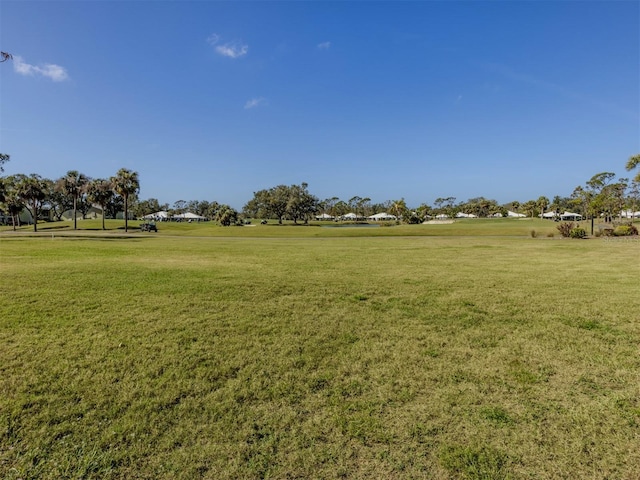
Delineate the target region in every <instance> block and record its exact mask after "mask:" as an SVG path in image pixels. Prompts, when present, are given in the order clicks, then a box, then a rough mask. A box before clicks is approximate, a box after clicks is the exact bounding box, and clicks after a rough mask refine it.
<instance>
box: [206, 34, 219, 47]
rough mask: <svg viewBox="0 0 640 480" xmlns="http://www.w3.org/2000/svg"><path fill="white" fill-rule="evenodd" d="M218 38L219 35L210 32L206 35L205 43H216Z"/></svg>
mask: <svg viewBox="0 0 640 480" xmlns="http://www.w3.org/2000/svg"><path fill="white" fill-rule="evenodd" d="M218 40H220V35H218V34H217V33H212V34H211V35H209V36H208V37H207V43H208V44H209V45H215V44H216V43H218Z"/></svg>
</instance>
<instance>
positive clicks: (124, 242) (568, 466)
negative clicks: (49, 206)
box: [0, 220, 640, 479]
mask: <svg viewBox="0 0 640 480" xmlns="http://www.w3.org/2000/svg"><path fill="white" fill-rule="evenodd" d="M120 224H121V222H120V223H119V224H118V226H120ZM50 225H54V224H50ZM85 225H86V226H89V224H85ZM521 225H522V226H521ZM549 225H550V224H548V223H546V222H542V221H537V220H536V221H529V223H527V222H522V221H512V222H511V221H509V222H505V223H496V222H491V221H489V222H484V223H483V222H477V223H471V222H460V223H456V224H453V225H449V226H447V225H441V226H440V225H438V226H435V225H431V226H430V225H419V226H407V227H379V228H352V229H345V228H322V227H277V226H270V225H269V226H260V225H258V226H256V227H250V228H247V227H242V228H240V227H237V228H228V229H223V228H220V227H213V226H210V225H197V224H195V225H182V227H180V228H179V227H178V226H176V225H170V226H167V227H166V228H165V225H164V224H160V225H159V228H160V232H158V233H157V234H154V233H151V234H134V235H132V236H131V237H130V238H127V237H125V236H124V235H121V234H122V233H123V231H122V230H116V229H115V228H116V227H115V223H114V224H110V227H109V228H110V230H109V231H108V232H107V233H106V234H105V235H103V236H102V233H101V232H97V231H89V232H87V230H84V231H83V232H81V233H82V234H81V235H80V234H79V235H75V234H73V235H70V236H66V237H65V236H64V235H63V233H62V229H58V230H53V229H47V228H46V226H47V225H43V226H42V228H39V230H41V231H42V232H43V233H42V235H41V236H39V237H31V236H21V235H22V234H20V235H15V234H14V233H13V232H7V233H3V234H2V235H0V271H1V272H2V282H3V283H2V290H3V294H2V302H1V303H0V345H1V346H2V347H1V348H0V478H6V479H18V478H21V479H35V478H38V479H58V478H87V479H88V478H96V479H98V478H99V479H131V478H149V479H174V478H178V479H193V478H207V479H209V478H210V479H219V478H429V479H431V478H433V479H440V478H442V479H445V478H461V479H500V478H505V479H507V478H512V479H521V478H522V479H539V478H582V479H601V478H616V479H617V478H619V479H635V478H640V373H639V372H640V350H639V346H640V321H639V319H640V288H639V286H638V279H639V278H640V241H638V240H637V238H636V239H635V240H630V239H609V240H607V239H589V240H562V239H559V238H557V235H556V238H546V236H545V233H544V232H545V230H544V229H545V228H548V229H549V231H553V228H552V226H549ZM196 227H198V228H200V230H198V228H196ZM434 227H445V228H442V229H439V230H438V229H436V230H434ZM91 228H93V227H91ZM96 228H99V221H98V222H97V223H96ZM532 228H535V229H536V230H539V231H540V232H542V233H541V234H540V235H539V236H538V238H535V239H534V238H530V234H529V232H530V230H531V229H532ZM232 231H233V233H230V232H232ZM434 231H437V232H439V233H433V232H434ZM25 232H28V231H27V230H25ZM236 232H240V233H236ZM266 232H269V233H266ZM271 232H274V233H271ZM72 233H73V232H72ZM83 235H84V236H83ZM217 235H225V236H226V237H221V236H217Z"/></svg>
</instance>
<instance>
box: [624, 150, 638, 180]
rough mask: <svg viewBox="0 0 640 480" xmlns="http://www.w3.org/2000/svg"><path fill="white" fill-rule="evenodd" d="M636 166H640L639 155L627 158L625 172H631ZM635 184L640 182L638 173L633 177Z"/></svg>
mask: <svg viewBox="0 0 640 480" xmlns="http://www.w3.org/2000/svg"><path fill="white" fill-rule="evenodd" d="M638 165H640V153H639V154H638V155H634V156H633V157H629V160H628V161H627V165H626V167H627V171H631V170H633V169H634V168H636V167H637V166H638ZM633 180H634V181H635V182H640V172H638V174H637V175H636V176H635V177H634V179H633Z"/></svg>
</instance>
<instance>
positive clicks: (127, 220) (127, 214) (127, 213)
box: [124, 195, 129, 233]
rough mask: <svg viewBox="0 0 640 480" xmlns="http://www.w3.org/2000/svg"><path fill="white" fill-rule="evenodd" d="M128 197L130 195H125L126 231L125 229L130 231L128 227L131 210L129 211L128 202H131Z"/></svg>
mask: <svg viewBox="0 0 640 480" xmlns="http://www.w3.org/2000/svg"><path fill="white" fill-rule="evenodd" d="M128 197H129V196H128V195H125V196H124V231H125V233H126V232H128V231H129V230H128V228H129V211H128V208H127V207H128V205H127V204H128V203H129V202H128V200H129V198H128Z"/></svg>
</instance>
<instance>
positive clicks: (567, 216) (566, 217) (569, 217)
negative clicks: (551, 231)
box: [560, 211, 582, 222]
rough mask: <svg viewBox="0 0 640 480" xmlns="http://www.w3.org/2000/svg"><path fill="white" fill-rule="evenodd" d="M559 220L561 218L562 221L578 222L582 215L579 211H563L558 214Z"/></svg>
mask: <svg viewBox="0 0 640 480" xmlns="http://www.w3.org/2000/svg"><path fill="white" fill-rule="evenodd" d="M560 220H562V221H563V222H579V221H580V220H582V215H580V214H579V213H573V212H566V211H565V212H564V213H561V214H560Z"/></svg>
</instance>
